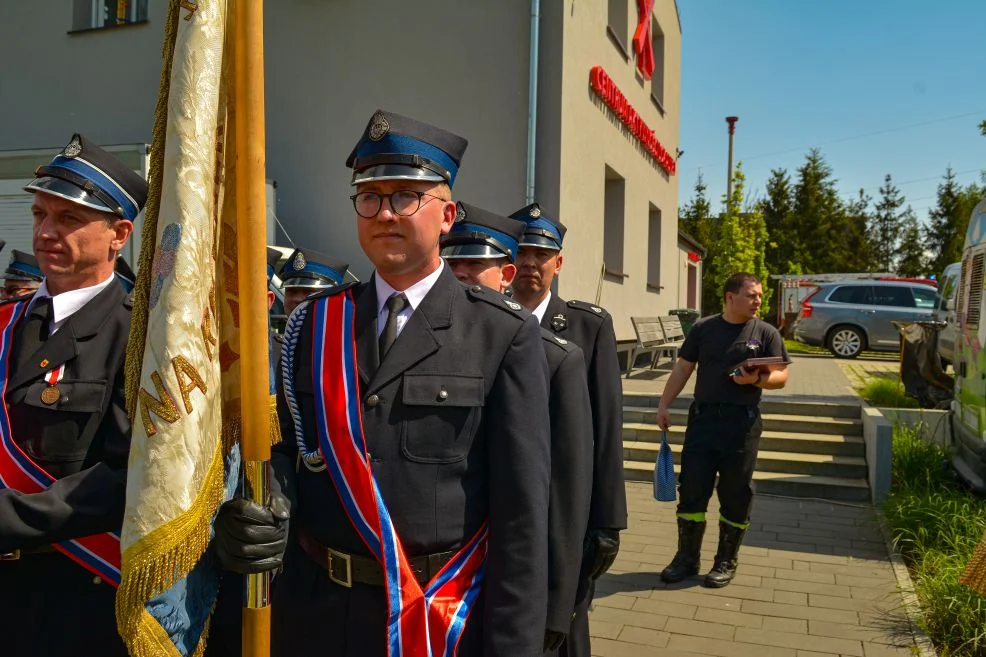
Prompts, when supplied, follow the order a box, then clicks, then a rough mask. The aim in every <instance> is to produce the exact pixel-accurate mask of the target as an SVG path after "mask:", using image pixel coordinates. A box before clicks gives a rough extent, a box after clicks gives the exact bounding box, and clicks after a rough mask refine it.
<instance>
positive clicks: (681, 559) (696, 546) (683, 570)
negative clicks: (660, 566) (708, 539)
mask: <svg viewBox="0 0 986 657" xmlns="http://www.w3.org/2000/svg"><path fill="white" fill-rule="evenodd" d="M704 535H705V521H704V520H703V521H702V522H695V521H694V520H685V519H684V518H678V551H677V552H676V553H675V555H674V559H672V560H671V563H669V564H668V567H667V568H665V569H664V570H662V571H661V580H663V581H665V582H667V583H668V584H673V583H675V582H680V581H681V580H683V579H685V578H686V577H691V576H693V575H698V562H699V559H701V557H702V536H704Z"/></svg>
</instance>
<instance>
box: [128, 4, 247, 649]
mask: <svg viewBox="0 0 986 657" xmlns="http://www.w3.org/2000/svg"><path fill="white" fill-rule="evenodd" d="M166 23H167V26H166V30H165V48H164V51H165V57H164V67H165V68H164V71H163V72H162V84H161V91H160V97H159V100H158V109H157V115H156V117H155V141H154V144H153V145H152V153H151V156H152V163H151V173H150V178H151V180H150V182H151V192H150V198H149V202H148V209H147V218H146V223H145V227H144V233H143V246H142V252H141V259H140V265H139V268H138V276H137V283H136V286H135V289H134V316H133V328H132V330H131V337H130V340H131V343H130V344H129V345H128V351H127V356H128V359H127V360H128V362H127V367H128V370H127V392H128V409H129V410H130V415H131V417H132V420H133V438H132V443H131V451H130V463H129V473H128V478H127V504H126V512H125V516H124V522H123V530H122V534H121V543H122V549H123V559H122V564H123V566H122V581H121V584H120V588H119V592H118V596H117V624H118V627H119V630H120V634H121V636H122V637H123V639H124V641H125V643H126V644H127V647H128V649H129V651H130V653H131V655H134V656H141V657H143V656H147V657H151V656H162V657H165V656H167V657H175V656H181V657H186V656H188V655H194V654H200V653H201V651H202V649H203V645H204V642H203V638H204V636H205V634H206V629H207V621H208V616H209V613H210V612H211V609H212V606H213V604H214V602H215V598H216V594H217V590H218V578H219V564H218V563H217V560H216V559H215V558H214V557H212V556H211V554H210V553H208V552H207V547H208V543H209V540H210V537H211V532H212V520H213V518H214V516H215V513H216V510H217V508H218V506H219V505H220V504H221V503H222V502H223V501H224V500H225V499H228V497H230V496H231V494H232V492H233V491H234V489H235V485H236V479H237V477H238V472H239V449H238V446H237V440H238V427H239V409H240V407H239V403H238V399H239V398H238V395H239V380H238V366H237V365H238V358H239V356H238V350H239V345H238V340H237V328H238V313H239V304H238V299H237V289H238V288H237V269H236V264H237V258H236V233H235V220H233V221H225V220H224V217H234V216H235V214H234V213H233V208H232V197H233V195H232V194H225V193H224V189H225V188H226V187H229V188H230V189H231V184H232V183H231V175H232V171H231V168H232V163H233V161H234V157H233V156H232V154H231V152H230V151H231V148H230V147H231V146H232V142H233V140H232V137H231V128H230V121H231V116H232V107H231V106H229V105H228V104H227V98H228V97H229V84H227V80H228V79H229V76H228V74H225V73H224V69H225V70H226V71H228V70H230V66H231V63H230V61H229V57H225V56H224V53H226V52H228V51H229V48H228V46H227V45H226V37H227V34H228V32H229V29H228V27H227V2H226V0H199V1H198V2H187V1H182V2H180V3H179V2H172V3H171V5H170V7H169V10H168V17H167V21H166ZM172 44H173V54H172V52H171V50H172ZM227 134H229V135H230V136H229V137H227ZM258 274H259V275H261V276H262V275H263V270H260V271H259V272H258ZM138 367H139V370H138V369H137V368H138Z"/></svg>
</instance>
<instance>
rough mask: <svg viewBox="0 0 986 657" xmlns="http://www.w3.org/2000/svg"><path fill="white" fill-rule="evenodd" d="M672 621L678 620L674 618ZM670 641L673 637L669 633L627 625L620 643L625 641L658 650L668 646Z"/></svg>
mask: <svg viewBox="0 0 986 657" xmlns="http://www.w3.org/2000/svg"><path fill="white" fill-rule="evenodd" d="M671 620H676V619H674V618H672V619H671ZM678 620H680V619H678ZM670 639H671V635H670V634H668V633H667V632H661V631H660V630H651V629H647V628H644V627H633V626H631V625H627V626H626V627H624V628H623V631H622V632H620V641H625V642H627V643H640V644H643V645H645V646H655V647H657V648H664V647H665V646H667V645H668V641H669V640H670Z"/></svg>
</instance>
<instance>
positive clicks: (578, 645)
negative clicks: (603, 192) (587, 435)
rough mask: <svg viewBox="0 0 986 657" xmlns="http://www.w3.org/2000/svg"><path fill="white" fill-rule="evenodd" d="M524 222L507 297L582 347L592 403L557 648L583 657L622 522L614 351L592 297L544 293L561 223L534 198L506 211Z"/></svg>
mask: <svg viewBox="0 0 986 657" xmlns="http://www.w3.org/2000/svg"><path fill="white" fill-rule="evenodd" d="M510 216H511V217H512V218H514V219H518V220H520V221H523V222H525V223H526V224H527V229H526V231H525V232H524V237H523V238H522V239H521V242H520V248H519V252H518V255H517V278H516V279H515V280H514V283H513V286H512V287H511V289H512V290H513V298H514V299H516V300H517V301H518V302H520V303H521V304H523V305H524V307H525V308H527V309H528V310H530V311H531V312H532V313H534V315H535V316H536V317H537V319H538V321H539V322H541V326H542V327H544V328H545V329H547V330H549V331H552V332H553V333H554V334H556V335H558V336H559V337H561V338H564V339H566V340H571V341H572V342H574V343H575V344H577V345H578V346H579V347H581V348H582V353H583V354H584V356H585V366H586V375H587V379H588V382H589V399H590V402H591V405H592V431H593V443H594V445H593V470H592V479H593V482H592V504H591V510H590V513H589V528H588V530H587V531H586V536H585V555H584V557H583V562H582V581H581V582H580V586H579V594H578V600H577V604H576V614H575V617H574V619H573V621H572V628H571V630H570V632H569V635H568V638H567V639H566V641H565V645H564V646H562V650H561V654H562V655H564V656H566V657H589V655H590V643H589V605H590V604H591V603H592V596H593V591H594V588H595V581H596V579H598V578H599V577H601V576H602V575H603V573H605V572H606V571H607V570H608V569H609V567H610V566H611V565H612V564H613V561H614V560H615V559H616V555H617V552H618V551H619V547H620V530H622V529H626V526H627V502H626V491H625V488H624V484H623V435H622V434H623V419H622V415H623V387H622V383H621V381H620V366H619V363H618V361H617V356H616V334H615V332H614V330H613V318H612V317H610V316H609V313H607V312H606V311H605V310H603V309H602V308H600V307H599V306H597V305H595V304H590V303H585V302H583V301H565V300H564V299H561V298H560V297H558V295H557V294H553V293H552V292H551V284H552V281H554V279H555V277H556V276H557V275H558V274H559V273H560V272H561V266H562V254H561V250H562V241H563V240H564V238H565V232H566V228H565V226H564V225H563V224H562V223H561V222H560V221H557V220H556V219H553V218H551V217H549V216H548V215H547V214H546V213H544V212H543V211H542V209H541V206H540V205H538V204H537V203H532V204H531V205H528V206H527V207H524V208H521V209H520V210H517V211H516V212H514V213H513V214H512V215H510Z"/></svg>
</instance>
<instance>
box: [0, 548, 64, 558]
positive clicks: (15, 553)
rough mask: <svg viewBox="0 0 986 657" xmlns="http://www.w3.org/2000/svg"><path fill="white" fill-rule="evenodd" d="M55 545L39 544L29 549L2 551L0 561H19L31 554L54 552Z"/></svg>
mask: <svg viewBox="0 0 986 657" xmlns="http://www.w3.org/2000/svg"><path fill="white" fill-rule="evenodd" d="M56 551H57V550H55V546H54V545H39V546H38V547H35V548H31V549H29V550H14V551H13V552H0V561H19V560H20V559H23V558H24V557H28V556H31V555H32V554H54V553H55V552H56Z"/></svg>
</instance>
